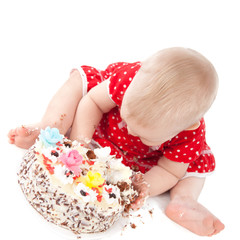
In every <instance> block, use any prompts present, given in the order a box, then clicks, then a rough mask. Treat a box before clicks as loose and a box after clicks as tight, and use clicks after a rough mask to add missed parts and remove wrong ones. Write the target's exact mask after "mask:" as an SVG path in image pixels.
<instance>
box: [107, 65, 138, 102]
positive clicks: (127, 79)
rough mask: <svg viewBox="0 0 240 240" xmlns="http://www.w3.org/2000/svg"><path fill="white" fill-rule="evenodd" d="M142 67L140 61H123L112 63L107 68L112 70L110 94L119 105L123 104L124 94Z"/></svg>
mask: <svg viewBox="0 0 240 240" xmlns="http://www.w3.org/2000/svg"><path fill="white" fill-rule="evenodd" d="M140 67H141V63H140V62H135V63H123V62H121V63H115V64H112V65H111V66H109V67H108V68H107V70H106V71H107V72H109V70H111V75H110V78H109V89H108V92H109V96H110V98H111V99H112V101H113V102H115V103H116V104H117V105H118V106H121V104H122V100H123V96H124V94H125V92H126V90H127V88H128V86H129V85H130V83H131V81H132V80H133V78H134V77H135V75H136V73H137V72H138V70H139V69H140ZM108 69H109V70H108Z"/></svg>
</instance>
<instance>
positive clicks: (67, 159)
mask: <svg viewBox="0 0 240 240" xmlns="http://www.w3.org/2000/svg"><path fill="white" fill-rule="evenodd" d="M59 159H60V160H61V161H62V163H63V164H64V165H65V166H66V167H67V168H68V169H69V170H71V171H72V172H73V173H74V175H75V176H79V175H80V173H81V172H82V170H81V169H80V165H81V164H82V160H83V157H82V156H81V155H80V154H79V153H78V151H77V150H72V151H70V152H68V153H64V154H62V155H61V156H60V158H59Z"/></svg>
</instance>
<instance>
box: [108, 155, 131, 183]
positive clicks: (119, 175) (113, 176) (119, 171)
mask: <svg viewBox="0 0 240 240" xmlns="http://www.w3.org/2000/svg"><path fill="white" fill-rule="evenodd" d="M108 165H109V168H108V170H107V180H108V181H110V182H111V183H113V184H117V183H118V182H122V181H123V182H127V183H130V182H131V180H130V177H131V176H132V171H131V169H130V168H129V167H126V166H125V165H123V164H122V162H121V159H112V160H111V161H109V163H108Z"/></svg>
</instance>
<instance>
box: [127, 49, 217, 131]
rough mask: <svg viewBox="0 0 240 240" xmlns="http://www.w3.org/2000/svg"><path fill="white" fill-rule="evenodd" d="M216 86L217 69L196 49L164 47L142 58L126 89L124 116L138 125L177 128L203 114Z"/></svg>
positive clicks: (215, 91)
mask: <svg viewBox="0 0 240 240" xmlns="http://www.w3.org/2000/svg"><path fill="white" fill-rule="evenodd" d="M217 88H218V77H217V73H216V71H215V69H214V67H213V65H212V64H211V63H210V62H209V61H208V60H207V59H206V58H205V57H203V56H202V55H201V54H200V53H198V52H196V51H194V50H191V49H185V48H169V49H165V50H162V51H159V52H157V53H156V54H154V55H153V56H151V57H150V58H148V59H147V60H145V61H143V62H142V66H141V68H140V70H139V72H138V73H137V74H136V76H135V78H134V80H133V81H132V83H131V85H130V86H129V89H128V90H129V91H128V90H127V91H126V95H125V96H126V102H125V103H126V106H127V109H128V111H127V112H128V116H127V117H128V118H131V117H132V118H134V120H135V121H137V123H138V124H140V125H142V126H151V125H152V126H153V127H154V126H157V125H158V124H161V126H162V127H166V128H167V127H169V126H174V127H175V129H176V130H175V131H178V132H180V131H182V130H184V129H186V128H188V127H190V126H192V125H193V124H195V123H197V121H199V120H200V119H201V118H202V117H203V115H204V114H205V113H206V112H207V110H208V109H209V108H210V106H211V105H212V103H213V101H214V99H215V97H216V94H217ZM128 94H130V95H129V96H131V97H127V96H128Z"/></svg>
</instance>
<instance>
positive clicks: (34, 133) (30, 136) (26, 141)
mask: <svg viewBox="0 0 240 240" xmlns="http://www.w3.org/2000/svg"><path fill="white" fill-rule="evenodd" d="M39 133H40V128H39V127H38V124H36V125H33V126H23V125H22V126H21V127H18V128H15V129H11V130H10V131H9V133H8V138H9V143H11V144H15V145H16V146H18V147H20V148H25V149H28V148H29V147H31V146H32V145H33V144H34V142H35V140H36V138H37V137H38V135H39Z"/></svg>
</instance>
